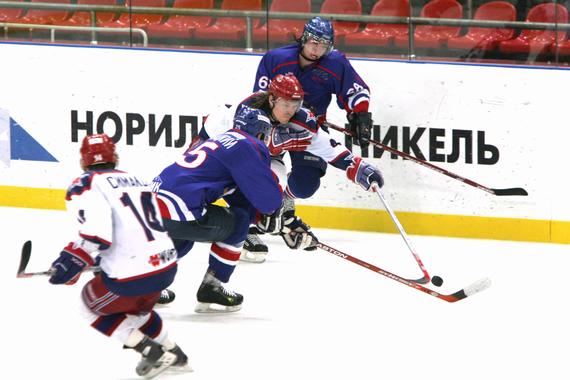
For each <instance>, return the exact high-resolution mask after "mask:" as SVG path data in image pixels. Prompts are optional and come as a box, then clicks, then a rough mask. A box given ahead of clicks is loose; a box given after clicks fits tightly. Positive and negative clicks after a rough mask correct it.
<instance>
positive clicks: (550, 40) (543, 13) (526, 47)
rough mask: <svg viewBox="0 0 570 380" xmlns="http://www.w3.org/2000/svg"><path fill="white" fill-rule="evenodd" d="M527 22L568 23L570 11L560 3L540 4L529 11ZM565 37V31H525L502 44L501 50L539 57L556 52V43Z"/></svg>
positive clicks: (500, 45)
mask: <svg viewBox="0 0 570 380" xmlns="http://www.w3.org/2000/svg"><path fill="white" fill-rule="evenodd" d="M526 21H528V22H550V23H555V22H559V23H567V22H568V10H567V9H566V7H564V6H563V5H562V4H559V3H542V4H538V5H535V6H534V7H532V8H531V9H530V10H529V11H528V14H527V16H526ZM565 37H566V32H565V31H553V30H540V29H523V30H522V31H521V32H520V34H519V35H518V37H516V38H514V39H512V40H508V41H503V42H501V43H500V44H499V50H500V51H501V52H503V53H529V54H532V55H538V54H543V53H547V52H549V51H552V50H554V49H555V46H554V45H555V44H556V42H560V41H563V40H564V39H565Z"/></svg>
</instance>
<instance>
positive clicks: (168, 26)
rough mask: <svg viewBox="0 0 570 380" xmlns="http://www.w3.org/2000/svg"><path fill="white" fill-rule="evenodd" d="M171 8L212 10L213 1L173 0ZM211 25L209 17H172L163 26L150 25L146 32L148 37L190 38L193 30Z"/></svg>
mask: <svg viewBox="0 0 570 380" xmlns="http://www.w3.org/2000/svg"><path fill="white" fill-rule="evenodd" d="M172 7H173V8H200V9H212V8H213V7H214V0H175V1H174V3H173V4H172ZM211 23H212V18H211V17H206V16H186V15H172V16H170V17H169V18H168V20H166V22H165V23H164V24H155V25H150V26H148V28H147V29H146V30H147V32H148V34H149V36H150V37H160V38H190V36H191V35H192V33H193V31H194V29H199V28H205V27H207V26H208V25H210V24H211Z"/></svg>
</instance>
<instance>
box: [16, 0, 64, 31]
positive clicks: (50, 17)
mask: <svg viewBox="0 0 570 380" xmlns="http://www.w3.org/2000/svg"><path fill="white" fill-rule="evenodd" d="M31 2H32V3H54V4H71V0H32V1H31ZM69 16H70V12H68V11H64V10H56V9H54V10H51V9H28V11H27V12H26V14H25V15H24V17H22V18H21V19H20V20H18V23H21V24H45V25H58V24H60V23H61V22H63V21H64V20H67V19H68V18H69Z"/></svg>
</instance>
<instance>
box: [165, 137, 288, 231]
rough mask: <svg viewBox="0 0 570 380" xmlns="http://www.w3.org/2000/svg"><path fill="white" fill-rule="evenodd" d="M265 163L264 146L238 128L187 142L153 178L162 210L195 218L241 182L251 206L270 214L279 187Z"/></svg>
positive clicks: (180, 217) (173, 216)
mask: <svg viewBox="0 0 570 380" xmlns="http://www.w3.org/2000/svg"><path fill="white" fill-rule="evenodd" d="M269 163H270V159H269V150H268V149H267V147H266V146H265V145H264V144H263V143H262V142H261V141H260V140H259V139H256V138H254V137H252V136H250V135H248V134H247V133H245V132H243V131H240V130H236V129H232V130H229V131H227V132H225V133H223V134H220V135H218V136H215V137H213V138H210V139H208V140H206V141H203V142H202V143H200V144H198V145H195V146H191V147H190V148H189V150H188V151H186V152H185V153H184V155H182V156H181V157H180V159H178V160H177V161H176V162H175V163H174V164H172V165H170V166H168V167H166V168H165V169H164V170H163V171H162V172H161V173H160V175H159V176H158V177H156V178H155V180H154V185H155V188H154V191H155V192H157V195H158V200H159V207H160V208H161V213H162V215H163V216H164V217H168V218H170V219H172V220H181V221H187V220H196V219H199V218H200V217H201V216H202V215H204V213H205V211H206V209H205V207H206V206H207V205H208V204H210V203H212V202H215V201H216V200H218V199H219V198H222V197H223V196H224V195H227V194H231V193H233V192H234V191H235V190H236V188H239V190H240V191H241V192H242V193H243V195H244V196H245V197H246V198H247V200H248V201H249V202H250V203H251V204H252V205H253V207H255V208H256V209H257V210H258V211H259V212H261V213H263V214H270V213H272V212H273V211H275V210H276V209H278V208H279V207H280V206H281V201H282V192H281V188H280V187H279V184H278V182H277V177H276V176H275V175H274V174H273V172H272V171H271V168H270V164H269Z"/></svg>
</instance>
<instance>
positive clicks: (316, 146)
mask: <svg viewBox="0 0 570 380" xmlns="http://www.w3.org/2000/svg"><path fill="white" fill-rule="evenodd" d="M304 95H305V94H304V92H303V89H302V88H301V84H300V83H299V81H298V79H297V78H296V77H295V76H294V75H292V74H287V75H281V74H279V75H277V76H276V77H275V78H274V79H273V80H272V81H271V83H270V85H269V87H268V91H259V92H256V93H254V94H252V95H250V96H249V97H248V98H247V99H245V100H244V101H242V102H241V103H240V104H238V105H237V106H233V107H228V106H221V107H219V109H218V110H216V112H214V113H213V114H210V115H209V116H208V117H207V119H206V121H205V123H204V126H203V128H202V129H201V130H200V133H199V137H200V139H201V140H202V141H204V140H205V139H207V138H208V137H209V136H215V135H217V134H219V133H221V132H222V131H224V130H226V129H227V128H229V127H230V126H229V125H228V123H229V122H231V120H233V115H234V114H235V109H236V107H237V109H239V108H240V107H244V106H245V107H252V108H255V109H258V110H260V111H261V112H263V113H264V114H265V115H267V116H268V119H269V120H270V122H271V123H272V125H273V126H274V127H280V128H278V130H279V134H278V135H276V137H275V138H273V139H272V142H271V143H270V144H269V145H268V147H269V152H270V154H271V167H272V169H273V172H274V173H276V174H277V176H278V178H279V180H280V184H281V187H282V188H283V189H285V194H284V202H283V204H282V207H281V208H279V209H278V210H276V212H274V213H273V214H271V215H267V214H266V215H264V216H263V217H262V218H261V220H260V221H259V222H258V223H257V225H256V228H259V229H261V230H262V231H263V232H267V233H271V234H279V235H280V236H281V237H282V238H283V240H284V241H285V243H286V244H287V246H288V247H289V248H291V249H305V250H313V249H316V243H317V239H316V237H315V236H314V234H313V233H312V232H311V229H310V227H309V226H308V225H307V224H306V223H304V222H303V221H302V220H301V219H300V218H299V217H297V216H295V213H294V205H293V202H292V199H293V198H295V195H294V194H291V193H290V189H291V187H292V186H291V177H290V176H289V178H287V169H286V168H285V164H284V162H283V160H282V157H283V155H284V153H285V152H286V151H289V152H290V153H297V152H307V153H310V155H311V157H313V158H315V159H318V160H322V161H323V162H324V163H325V165H326V164H327V163H328V164H330V165H332V166H334V167H336V168H338V169H341V170H344V171H345V172H346V174H347V177H348V179H349V180H351V181H352V182H355V183H357V184H359V185H361V186H362V187H363V188H364V189H366V190H368V189H370V186H371V183H372V182H376V183H377V184H378V185H379V186H382V185H383V179H382V175H381V174H380V171H379V170H378V169H376V168H375V167H374V166H372V165H370V164H368V163H366V162H365V161H363V160H362V159H361V158H360V157H358V156H355V155H353V154H352V153H351V152H350V151H349V150H348V149H346V148H345V147H344V146H342V144H340V143H338V142H336V141H335V140H334V139H332V138H331V136H330V135H329V133H328V132H327V131H325V130H323V129H322V128H320V126H319V125H318V123H317V120H316V118H315V116H314V114H313V113H312V112H311V111H310V110H308V109H307V108H304V107H302V105H301V103H302V100H303V97H304ZM301 180H302V178H301ZM251 236H253V237H255V238H257V235H253V234H249V235H248V239H247V240H246V242H245V243H244V247H243V251H242V255H241V257H240V259H241V260H244V261H252V262H263V261H264V260H265V253H266V252H267V250H265V253H264V252H263V251H261V252H260V251H254V250H252V244H251V242H250V241H249V238H250V237H251Z"/></svg>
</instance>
